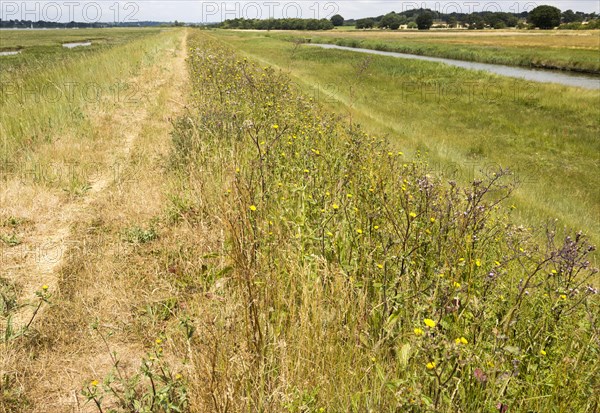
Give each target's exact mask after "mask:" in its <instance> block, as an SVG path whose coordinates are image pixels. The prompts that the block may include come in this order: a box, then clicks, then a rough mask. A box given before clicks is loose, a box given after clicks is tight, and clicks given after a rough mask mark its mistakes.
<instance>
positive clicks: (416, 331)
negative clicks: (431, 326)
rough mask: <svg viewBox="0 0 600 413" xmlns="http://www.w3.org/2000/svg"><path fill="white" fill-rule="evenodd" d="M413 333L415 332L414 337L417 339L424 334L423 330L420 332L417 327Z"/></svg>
mask: <svg viewBox="0 0 600 413" xmlns="http://www.w3.org/2000/svg"><path fill="white" fill-rule="evenodd" d="M413 331H414V332H415V335H416V336H417V337H420V336H422V335H423V334H425V333H424V332H423V330H421V329H420V328H418V327H417V328H415V329H414V330H413Z"/></svg>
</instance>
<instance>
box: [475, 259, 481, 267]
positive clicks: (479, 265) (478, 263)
mask: <svg viewBox="0 0 600 413" xmlns="http://www.w3.org/2000/svg"><path fill="white" fill-rule="evenodd" d="M475 265H477V266H478V267H481V261H480V260H479V259H477V260H475Z"/></svg>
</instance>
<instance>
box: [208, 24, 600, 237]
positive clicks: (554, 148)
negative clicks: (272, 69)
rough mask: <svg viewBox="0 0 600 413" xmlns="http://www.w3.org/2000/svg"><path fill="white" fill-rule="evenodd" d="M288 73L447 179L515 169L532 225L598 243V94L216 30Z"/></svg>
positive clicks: (521, 207)
mask: <svg viewBox="0 0 600 413" xmlns="http://www.w3.org/2000/svg"><path fill="white" fill-rule="evenodd" d="M214 34H215V35H217V36H218V37H219V38H221V39H223V40H225V41H226V42H228V43H229V44H231V45H232V46H234V47H236V48H238V49H239V50H241V51H242V53H245V54H247V55H248V56H253V57H255V58H257V59H260V60H261V61H262V62H264V63H266V64H272V65H276V66H278V67H280V68H282V69H284V70H286V71H288V72H289V73H290V74H291V75H292V76H293V77H294V79H295V81H296V82H297V83H298V84H299V85H300V86H301V87H302V88H304V89H305V90H306V91H307V92H308V93H310V94H311V95H312V96H313V97H314V98H315V99H318V100H320V101H323V102H325V103H326V104H327V105H328V106H330V107H332V108H333V109H335V110H336V111H338V112H340V113H342V114H345V115H347V116H348V117H349V118H350V119H353V120H354V121H355V122H358V123H361V124H362V125H363V126H364V127H365V129H366V130H369V131H370V132H372V133H373V134H376V135H378V136H388V137H389V138H390V140H391V141H392V144H393V145H394V146H395V147H396V148H397V149H398V150H401V151H404V152H405V153H406V154H407V156H409V157H410V158H414V156H415V155H416V154H417V153H418V152H420V153H427V159H428V161H429V162H430V163H431V164H432V165H433V168H434V169H435V170H436V171H437V172H439V173H440V174H441V175H442V176H444V177H445V178H449V179H456V180H458V181H460V182H462V183H468V182H469V181H470V180H472V179H473V178H475V177H477V176H478V174H479V171H480V170H481V169H484V170H489V169H490V168H495V167H497V166H499V165H501V166H503V167H508V168H510V169H511V170H512V171H513V172H514V173H515V175H514V178H515V180H517V181H519V182H520V185H519V188H518V190H517V191H516V192H515V193H514V194H513V197H512V201H511V202H513V203H514V205H515V206H516V207H517V210H516V214H517V216H518V218H519V220H520V221H521V222H523V223H524V225H531V224H536V225H542V224H544V223H545V222H547V221H549V220H550V221H551V220H554V219H558V222H557V225H558V227H559V228H562V227H564V226H566V227H568V228H569V229H571V230H582V231H584V232H585V233H587V234H588V235H589V236H590V237H591V239H592V242H593V243H595V244H596V245H598V244H600V223H599V222H598V219H597V218H598V216H600V193H599V192H598V191H595V190H593V189H592V188H596V187H598V186H599V185H600V180H599V178H598V174H596V171H597V170H598V157H597V156H596V154H597V153H598V151H599V150H600V147H599V142H598V139H597V136H598V134H599V133H600V116H599V115H600V113H599V109H598V107H599V105H598V104H599V103H600V93H599V92H598V91H587V90H581V89H577V88H569V87H562V86H558V85H550V84H540V83H533V82H526V81H520V80H515V79H508V78H503V77H500V76H495V75H491V74H486V73H480V72H476V71H469V70H463V69H459V68H453V67H448V66H445V65H442V64H437V63H430V62H420V61H411V60H404V59H395V58H391V57H383V56H365V55H362V54H356V53H352V52H346V51H334V50H321V49H317V48H312V47H310V46H299V47H298V46H296V45H293V44H289V43H287V42H284V41H281V40H279V39H276V38H272V37H265V36H264V34H261V33H242V32H225V31H218V32H214Z"/></svg>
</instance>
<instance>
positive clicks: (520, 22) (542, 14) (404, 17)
mask: <svg viewBox="0 0 600 413" xmlns="http://www.w3.org/2000/svg"><path fill="white" fill-rule="evenodd" d="M583 22H586V23H587V24H583ZM561 23H563V25H569V24H571V23H576V24H571V25H570V26H566V27H561V28H589V29H592V28H597V25H598V24H599V20H598V15H597V14H596V13H583V12H574V11H573V10H567V11H565V12H561V11H560V10H559V9H557V8H556V7H552V6H538V7H536V8H535V9H533V10H531V12H522V13H505V12H492V11H484V12H474V13H469V14H467V13H449V14H445V13H441V12H438V11H435V10H431V9H422V8H421V9H412V10H407V11H403V12H401V13H396V12H394V11H392V12H390V13H387V14H382V15H380V16H377V17H367V18H363V19H357V20H353V19H349V20H345V21H344V25H348V26H356V28H357V29H373V28H379V29H391V30H397V29H398V28H400V27H401V26H406V27H407V28H409V29H413V28H415V29H416V28H418V29H420V30H427V29H429V28H431V27H434V28H435V27H449V28H455V27H458V26H461V27H466V28H468V29H472V30H477V29H478V30H482V29H485V28H493V29H503V28H506V27H518V28H534V27H539V28H542V29H548V28H554V27H556V26H559V25H560V24H561ZM586 26H588V27H586Z"/></svg>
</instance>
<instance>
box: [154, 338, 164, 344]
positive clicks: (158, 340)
mask: <svg viewBox="0 0 600 413" xmlns="http://www.w3.org/2000/svg"><path fill="white" fill-rule="evenodd" d="M154 342H155V343H156V344H161V343H162V340H161V339H160V338H157V339H156V340H154Z"/></svg>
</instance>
